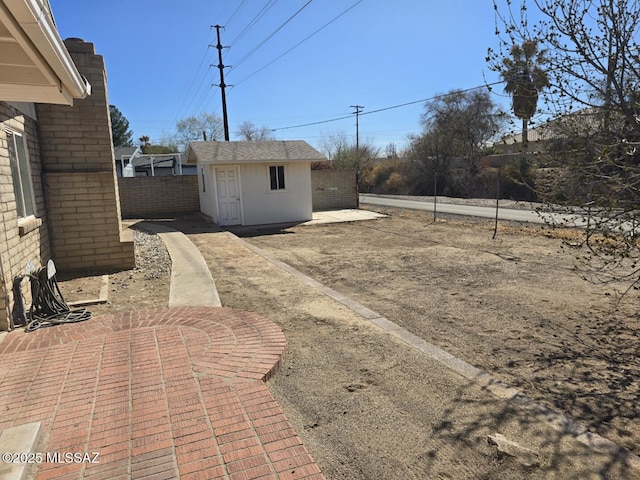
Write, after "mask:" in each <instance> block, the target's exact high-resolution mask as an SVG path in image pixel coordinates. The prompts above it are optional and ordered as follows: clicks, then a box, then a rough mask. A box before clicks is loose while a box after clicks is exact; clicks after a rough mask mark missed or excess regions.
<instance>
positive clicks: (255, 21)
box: [229, 0, 278, 46]
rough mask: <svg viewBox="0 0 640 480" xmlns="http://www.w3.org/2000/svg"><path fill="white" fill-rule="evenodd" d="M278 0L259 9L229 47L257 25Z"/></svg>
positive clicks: (268, 2) (272, 0)
mask: <svg viewBox="0 0 640 480" xmlns="http://www.w3.org/2000/svg"><path fill="white" fill-rule="evenodd" d="M277 1H278V0H268V1H267V3H266V4H265V6H264V7H262V9H260V11H259V12H258V13H257V14H256V16H255V17H253V19H252V20H251V21H250V22H249V24H248V25H247V26H246V27H244V29H243V30H242V31H241V32H240V33H239V34H238V36H237V37H236V38H234V39H233V40H232V41H231V43H229V45H231V46H233V45H235V43H236V42H237V41H238V40H240V39H241V38H242V37H244V36H245V35H246V34H247V32H248V31H249V30H251V28H253V26H254V25H255V24H256V23H258V21H259V20H260V19H261V18H262V17H263V16H264V15H265V14H266V13H267V12H268V11H269V10H271V8H272V7H273V6H274V5H275V4H276V2H277Z"/></svg>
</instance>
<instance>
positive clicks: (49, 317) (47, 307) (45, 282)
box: [13, 267, 91, 332]
mask: <svg viewBox="0 0 640 480" xmlns="http://www.w3.org/2000/svg"><path fill="white" fill-rule="evenodd" d="M24 278H28V279H29V283H30V285H31V297H32V302H31V308H30V309H29V312H28V313H27V312H26V311H25V307H24V297H23V296H22V280H23V279H24ZM13 292H14V297H15V304H16V316H17V317H18V319H19V320H20V321H22V322H23V323H22V325H26V326H25V331H26V332H33V331H34V330H37V329H39V328H42V327H50V326H52V325H59V324H61V323H76V322H82V321H84V320H88V319H90V318H91V312H89V311H87V309H86V308H80V309H75V310H71V309H70V308H69V306H68V305H67V303H66V302H65V301H64V298H63V296H62V292H61V291H60V287H59V286H58V281H57V280H56V276H55V274H54V275H49V273H48V270H47V267H42V268H40V269H39V270H38V271H37V272H36V273H35V274H31V273H30V274H25V275H18V276H17V277H15V278H14V280H13Z"/></svg>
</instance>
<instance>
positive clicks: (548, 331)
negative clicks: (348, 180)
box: [66, 208, 640, 479]
mask: <svg viewBox="0 0 640 480" xmlns="http://www.w3.org/2000/svg"><path fill="white" fill-rule="evenodd" d="M376 211H382V212H384V213H388V214H389V215H390V216H389V217H388V218H384V219H380V220H375V221H366V222H354V223H345V224H328V225H315V226H297V227H292V228H288V229H284V230H264V231H256V230H246V231H244V232H237V233H238V235H240V236H243V237H244V240H246V241H248V242H250V243H251V244H253V245H255V246H258V247H259V248H261V249H263V250H265V251H266V252H268V253H270V254H271V255H273V256H275V257H277V258H279V259H280V260H282V261H284V262H286V263H288V264H289V265H292V266H293V267H295V268H297V269H298V270H300V271H302V272H303V273H305V274H307V275H309V276H310V277H312V278H314V279H316V280H318V281H319V282H322V283H324V284H325V285H327V286H329V287H331V288H333V289H334V290H337V291H339V292H341V293H343V294H345V295H347V296H349V297H351V298H353V299H355V300H357V301H358V302H360V303H361V304H363V305H365V306H366V307H368V308H370V309H372V310H375V311H376V312H378V313H380V314H382V315H384V316H385V317H386V318H388V319H389V320H391V321H393V322H395V323H397V324H399V325H401V326H402V327H404V328H406V329H408V330H409V331H411V332H413V333H414V334H416V335H418V336H420V337H422V338H424V339H425V340H427V341H429V342H431V343H433V344H435V345H438V346H440V347H441V348H443V349H445V350H446V351H448V352H450V353H451V354H453V355H455V356H458V357H459V358H461V359H463V360H465V361H467V362H469V363H470V364H472V365H474V366H476V367H478V368H480V369H482V370H484V371H486V372H488V373H490V374H492V375H494V376H495V377H497V378H499V379H500V380H502V381H504V382H505V383H507V384H509V385H511V386H514V387H517V388H518V389H520V390H521V391H523V392H524V393H525V394H527V395H529V396H531V397H534V398H535V399H537V400H539V401H540V402H542V403H544V404H546V405H548V406H549V407H552V408H553V409H555V410H557V411H560V412H562V413H564V414H565V415H567V416H569V417H571V418H573V419H575V420H578V421H580V422H582V423H584V424H585V425H587V426H588V427H589V429H590V430H591V431H593V432H597V433H599V434H600V435H602V436H603V437H605V438H607V439H609V440H612V441H614V442H616V443H618V444H619V445H621V446H623V447H625V448H627V449H628V450H630V451H631V452H634V453H636V454H638V453H640V425H639V424H638V418H639V409H640V407H639V406H638V398H639V393H640V386H639V385H638V382H637V379H638V377H639V374H640V359H639V356H638V352H637V345H638V335H637V331H638V328H639V327H640V321H639V320H638V315H637V310H638V296H637V294H636V293H635V292H633V293H631V294H629V295H628V296H627V297H626V298H625V299H624V300H623V301H622V302H620V303H617V302H616V301H615V295H613V293H614V292H613V290H611V289H607V288H603V287H599V286H595V285H592V284H590V283H587V282H585V281H584V280H582V279H581V278H580V277H579V276H578V275H577V274H576V272H575V271H574V268H573V257H572V255H571V252H569V253H568V252H567V251H565V250H561V248H560V244H561V242H560V241H559V240H558V239H557V238H553V236H552V235H548V233H547V232H546V231H545V230H544V229H538V228H533V227H520V226H517V225H511V226H507V225H502V226H501V229H500V231H499V233H498V236H497V238H496V239H495V240H492V239H491V236H492V225H491V222H490V221H488V220H468V219H459V218H454V217H450V218H446V219H442V220H440V221H438V222H437V223H435V224H434V223H432V222H431V218H429V216H428V214H425V213H421V212H413V211H408V210H397V209H381V208H376ZM169 225H170V226H173V227H174V228H179V229H181V230H182V231H184V232H185V233H187V234H188V235H189V236H190V238H191V239H192V240H193V241H194V243H195V244H196V245H197V246H198V247H199V249H200V250H201V252H202V253H203V255H204V257H205V259H206V260H207V262H208V264H209V267H210V269H211V271H212V274H213V277H214V279H215V281H216V284H217V286H218V290H219V293H220V297H221V299H222V302H223V305H225V306H229V307H232V308H240V309H244V310H250V311H255V312H257V313H260V314H262V315H265V316H266V317H268V318H270V319H272V320H273V321H275V322H276V323H278V324H279V325H280V326H281V328H283V330H284V332H285V335H286V337H287V342H288V346H287V358H286V361H285V365H284V367H283V369H282V371H281V372H280V373H279V374H278V375H276V377H275V379H274V380H272V381H271V382H270V388H271V389H272V391H273V393H274V395H275V396H276V398H277V399H278V401H279V402H280V403H281V405H283V408H284V409H285V413H286V414H287V416H288V417H289V418H290V419H291V421H292V422H293V423H294V426H296V429H297V430H298V431H299V433H300V435H301V436H302V437H303V440H304V441H305V444H306V445H307V446H308V447H309V449H310V451H311V453H312V454H313V455H314V457H315V458H316V460H317V461H318V463H319V464H320V466H321V467H322V468H323V471H324V472H325V474H326V475H327V477H328V478H331V479H338V478H340V479H343V478H344V479H372V478H373V479H376V478H380V479H384V478H416V479H417V478H439V479H456V478H486V479H494V478H495V479H502V478H504V479H512V478H535V479H546V478H559V479H560V478H563V479H564V478H594V479H595V478H638V476H640V472H639V471H637V470H629V469H626V468H624V467H623V466H622V467H621V466H620V465H616V464H615V463H612V464H607V463H606V461H604V463H601V464H603V465H605V466H604V467H603V468H600V469H599V470H598V469H597V468H596V469H595V470H598V472H599V473H597V474H594V473H593V472H594V471H595V470H594V468H593V467H594V465H596V464H598V462H599V461H598V460H597V457H598V456H597V455H595V454H593V453H592V452H590V451H588V450H587V449H585V448H582V447H581V446H579V445H576V443H575V442H573V441H570V440H567V439H566V438H562V436H561V435H559V436H557V438H556V437H555V436H554V435H555V434H552V433H550V429H548V428H545V427H542V426H540V425H538V424H537V423H536V422H532V421H530V420H528V419H527V417H526V415H522V414H521V412H518V411H516V410H517V409H515V408H512V407H511V406H509V405H508V404H505V403H504V402H502V401H501V400H499V399H496V398H495V397H492V396H491V394H490V393H488V392H482V391H481V389H480V388H479V387H477V386H475V385H472V384H469V382H466V381H463V380H462V379H461V378H458V377H456V376H455V374H453V375H452V374H451V372H450V371H447V370H446V369H444V368H442V367H441V366H439V365H437V364H436V362H433V361H431V360H429V359H425V358H423V357H424V355H422V354H420V353H419V352H415V351H411V349H409V348H408V347H406V346H404V345H403V344H401V343H400V342H399V341H397V340H394V339H392V338H390V336H389V335H388V334H385V333H382V332H381V331H379V330H378V329H377V328H375V327H373V326H371V325H370V324H368V323H367V322H366V321H364V320H363V319H362V318H360V317H358V316H357V315H355V314H353V313H352V312H349V311H346V309H345V308H344V307H342V306H339V305H338V304H336V303H335V302H332V301H330V299H328V298H327V297H325V296H323V295H320V294H318V293H317V292H310V291H309V288H308V287H306V286H304V285H300V284H298V282H296V281H294V280H293V279H292V278H291V277H290V276H289V275H288V274H286V273H285V272H283V271H281V270H279V269H278V268H277V267H275V266H273V265H272V264H269V263H268V262H266V261H264V259H261V258H256V257H257V256H256V255H253V254H248V252H249V251H248V250H247V249H246V248H245V247H242V245H240V244H239V243H238V242H237V241H236V242H234V241H232V240H230V237H229V236H228V235H227V234H225V233H216V229H215V228H210V227H208V226H206V225H205V224H203V223H202V222H200V221H199V220H197V219H187V220H182V221H178V222H172V223H170V224H169ZM144 270H145V269H144V268H138V269H136V271H132V272H121V273H119V274H117V275H115V276H112V280H111V285H110V303H109V304H108V305H104V306H100V307H96V309H95V311H96V313H106V312H108V311H112V310H120V309H127V308H140V307H144V306H152V305H154V304H158V305H166V302H167V299H166V298H162V295H163V293H162V292H165V291H166V288H167V286H168V276H166V275H165V276H162V275H158V276H156V277H155V278H153V276H149V275H147V274H145V271H144ZM66 287H67V288H68V291H72V290H73V283H67V285H66ZM83 293H86V292H83ZM150 294H153V295H154V297H153V299H151V298H150ZM451 398H455V401H453V402H452V401H451ZM496 431H497V432H502V433H504V434H506V435H507V436H510V437H511V438H514V439H515V440H516V441H518V442H519V443H521V444H523V445H525V446H527V447H528V448H532V449H534V450H536V451H538V452H540V458H541V466H540V467H537V468H533V469H532V468H527V467H525V466H523V465H522V464H520V463H518V461H516V460H514V459H511V458H503V457H500V456H496V454H495V450H494V448H493V447H491V446H489V445H488V444H487V442H486V436H487V434H489V433H493V432H496ZM552 437H553V438H552Z"/></svg>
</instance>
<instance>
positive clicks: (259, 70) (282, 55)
mask: <svg viewBox="0 0 640 480" xmlns="http://www.w3.org/2000/svg"><path fill="white" fill-rule="evenodd" d="M362 2H363V0H358V1H357V2H356V3H354V4H353V5H351V6H350V7H349V8H347V9H346V10H344V11H343V12H342V13H340V14H339V15H337V16H336V17H334V18H333V19H331V20H330V21H328V22H327V23H325V24H324V25H323V26H322V27H320V28H319V29H317V30H316V31H315V32H313V33H312V34H311V35H308V36H307V37H305V38H304V39H302V40H301V41H299V42H298V43H296V44H295V45H294V46H293V47H291V48H290V49H289V50H286V51H285V52H284V53H282V54H280V55H279V56H277V57H276V58H274V59H273V60H271V61H270V62H269V63H267V64H265V65H263V66H262V67H260V68H259V69H258V70H256V71H255V72H253V73H252V74H250V75H247V76H246V77H244V78H243V79H242V80H240V81H238V82H235V85H236V86H238V85H240V84H241V83H243V82H245V81H246V80H249V79H250V78H251V77H253V76H254V75H257V74H258V73H260V72H261V71H262V70H264V69H265V68H267V67H269V66H271V65H272V64H274V63H275V62H277V61H278V60H280V59H281V58H282V57H284V56H285V55H287V54H288V53H289V52H291V51H292V50H294V49H296V48H298V47H299V46H300V45H302V44H303V43H304V42H306V41H307V40H309V39H311V38H312V37H314V36H315V35H317V34H318V33H320V32H321V31H322V30H324V29H325V28H327V27H328V26H329V25H331V24H332V23H333V22H335V21H336V20H338V19H339V18H340V17H342V16H343V15H346V14H347V13H348V12H349V11H351V10H352V9H353V8H355V7H356V6H357V5H358V4H360V3H362Z"/></svg>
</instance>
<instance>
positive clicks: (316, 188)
mask: <svg viewBox="0 0 640 480" xmlns="http://www.w3.org/2000/svg"><path fill="white" fill-rule="evenodd" d="M311 188H312V202H313V211H314V212H319V211H322V210H339V209H343V208H358V188H357V179H356V171H355V170H333V169H325V170H311Z"/></svg>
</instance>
